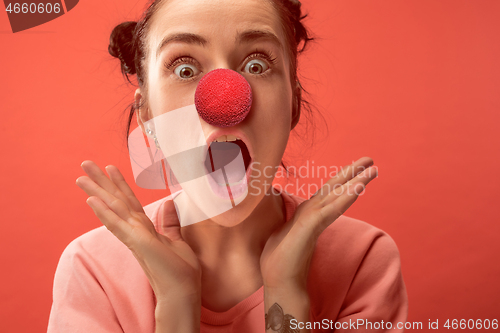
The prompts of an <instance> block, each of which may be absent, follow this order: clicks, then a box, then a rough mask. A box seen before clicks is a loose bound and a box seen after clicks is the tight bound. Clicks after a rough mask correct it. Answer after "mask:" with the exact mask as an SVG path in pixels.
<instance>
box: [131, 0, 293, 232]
mask: <svg viewBox="0 0 500 333" xmlns="http://www.w3.org/2000/svg"><path fill="white" fill-rule="evenodd" d="M150 22H151V26H150V30H149V35H148V40H147V45H148V56H147V60H146V65H147V87H148V95H147V96H142V98H147V106H148V110H147V113H143V110H141V120H140V121H139V122H140V123H141V122H145V121H147V120H149V119H151V118H152V117H156V116H159V115H161V114H164V113H166V112H169V111H172V110H175V109H178V108H181V107H184V106H188V105H192V104H194V95H195V90H196V87H197V85H198V82H199V81H200V79H201V78H202V77H203V75H205V74H207V73H208V72H210V71H212V70H214V69H217V68H227V69H232V70H234V71H236V72H238V73H240V74H241V75H243V77H244V78H245V79H246V80H247V81H248V83H249V84H250V86H251V88H252V97H253V103H252V107H251V109H250V112H249V114H248V116H247V117H246V118H245V119H244V120H243V121H242V122H241V123H239V124H237V125H235V126H232V127H228V128H218V127H216V126H213V125H211V124H208V123H206V122H205V121H203V119H201V118H200V122H201V128H202V130H203V134H204V136H205V138H206V139H207V144H210V143H211V142H212V141H213V140H215V139H216V138H219V137H220V136H221V135H234V136H236V137H239V138H242V139H243V140H244V141H245V144H246V145H247V147H248V150H249V151H250V155H251V159H252V164H251V165H250V166H248V168H251V169H252V170H251V173H250V179H249V181H250V183H249V184H248V195H247V196H246V198H245V200H244V201H243V202H242V203H241V204H239V205H237V206H236V207H235V208H233V209H231V210H229V211H228V212H226V213H224V214H222V215H220V216H217V217H216V218H214V219H213V220H214V221H215V222H217V223H219V224H221V225H225V226H232V225H236V224H238V223H239V222H241V221H242V220H243V219H245V218H246V217H248V216H249V215H250V213H251V212H252V211H253V210H254V208H255V207H256V206H257V204H258V203H259V202H260V201H261V200H262V198H263V197H264V195H265V193H266V192H268V191H269V186H270V183H271V182H272V179H273V178H272V176H273V175H274V172H275V171H276V167H277V166H279V164H280V162H281V158H282V156H283V153H284V150H285V147H286V143H287V141H288V136H289V133H290V130H291V123H292V114H291V113H292V87H291V84H290V73H289V64H290V62H289V59H288V56H287V52H286V47H287V46H286V44H285V38H284V35H283V32H282V31H281V28H280V20H279V17H278V14H277V13H276V12H275V10H274V8H273V7H272V5H271V4H270V3H269V2H268V1H266V0H246V1H241V0H169V1H166V2H164V4H163V5H162V6H161V7H160V8H159V10H158V11H157V12H156V13H155V15H154V16H153V18H152V20H151V21H150ZM181 34H192V36H191V37H190V38H186V35H181ZM174 35H179V36H181V37H182V36H184V38H176V39H173V40H170V42H168V43H163V41H165V40H166V39H169V37H172V36H174ZM193 36H194V37H193ZM138 94H139V98H140V97H141V96H140V90H139V93H138ZM137 98H138V96H137V95H136V99H137ZM184 135H189V133H184ZM209 141H210V142H209ZM248 168H247V169H248ZM266 175H267V176H266ZM269 176H271V177H269Z"/></svg>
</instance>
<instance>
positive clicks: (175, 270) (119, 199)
mask: <svg viewBox="0 0 500 333" xmlns="http://www.w3.org/2000/svg"><path fill="white" fill-rule="evenodd" d="M81 166H82V168H83V170H84V171H85V172H86V174H87V176H82V177H79V178H78V179H77V180H76V184H77V185H78V186H79V187H80V188H81V189H83V190H84V191H85V193H87V194H88V195H89V198H88V199H87V203H88V204H89V205H90V207H91V208H92V209H93V211H94V213H95V214H96V216H97V217H98V218H99V220H101V222H102V223H103V224H104V225H105V226H106V228H107V229H108V230H109V231H111V232H112V233H113V235H115V236H116V237H117V238H118V239H119V240H120V241H121V242H122V243H123V244H125V245H126V246H127V247H128V248H129V249H130V251H131V252H132V253H133V255H134V256H135V258H136V259H137V261H138V262H139V264H140V265H141V267H142V269H143V270H144V273H145V274H146V276H147V278H148V279H149V282H150V284H151V287H152V288H153V291H154V293H155V296H156V299H157V302H158V303H161V302H175V301H180V300H183V299H189V300H190V301H192V300H196V299H197V298H199V295H200V294H201V268H200V265H199V262H198V259H197V257H196V255H195V253H194V252H193V250H192V249H191V248H190V247H189V245H188V244H187V243H186V242H184V240H183V239H182V236H181V233H180V225H179V221H178V218H177V214H176V211H175V207H174V205H173V203H172V201H167V202H165V204H164V205H163V206H162V207H163V210H162V211H160V212H159V217H160V219H161V220H160V221H159V223H160V225H161V233H158V232H157V231H156V230H155V228H154V225H153V223H152V221H151V220H150V219H149V218H148V217H147V216H146V214H145V213H144V210H143V208H142V205H141V204H140V202H139V200H137V198H136V196H135V195H134V193H133V192H132V190H131V189H130V187H129V186H128V184H127V183H126V181H125V179H124V178H123V176H122V174H121V173H120V171H119V170H118V168H117V167H115V166H112V165H108V166H107V167H106V171H107V173H108V175H109V177H110V178H108V177H107V176H106V175H105V174H104V172H103V171H102V170H101V169H100V168H99V167H98V166H97V165H96V164H95V163H94V162H92V161H84V162H83V163H82V165H81ZM195 303H196V302H195Z"/></svg>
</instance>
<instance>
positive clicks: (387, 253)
mask: <svg viewBox="0 0 500 333" xmlns="http://www.w3.org/2000/svg"><path fill="white" fill-rule="evenodd" d="M407 315H408V297H407V292H406V287H405V284H404V281H403V276H402V272H401V262H400V256H399V250H398V248H397V245H396V243H395V242H394V240H393V239H392V238H391V237H390V236H389V235H388V234H386V233H385V232H383V231H381V230H379V233H378V235H377V237H374V239H373V241H372V242H371V244H370V246H369V248H368V250H367V251H366V252H365V256H364V257H363V259H362V261H361V264H360V265H359V267H358V269H357V272H356V274H355V276H354V279H353V280H352V284H351V286H350V288H349V290H348V292H347V294H346V297H345V299H344V303H343V305H342V309H341V311H340V313H339V315H338V318H337V324H336V327H337V328H338V329H337V330H335V332H404V323H405V321H406V319H407ZM370 323H371V324H370ZM340 325H342V326H341V327H340Z"/></svg>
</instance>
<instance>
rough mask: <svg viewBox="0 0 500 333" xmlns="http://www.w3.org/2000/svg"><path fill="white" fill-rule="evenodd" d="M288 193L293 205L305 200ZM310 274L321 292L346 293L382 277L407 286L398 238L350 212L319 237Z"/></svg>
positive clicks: (402, 287) (401, 287)
mask: <svg viewBox="0 0 500 333" xmlns="http://www.w3.org/2000/svg"><path fill="white" fill-rule="evenodd" d="M288 196H289V198H287V199H285V201H287V202H288V204H289V205H296V206H298V205H299V204H301V203H302V202H304V201H305V199H303V198H299V197H296V196H293V195H288ZM310 275H311V280H313V281H314V285H315V288H314V289H317V290H316V291H317V292H318V293H321V292H324V291H325V290H335V291H336V292H338V295H342V294H345V293H347V290H349V289H351V291H352V289H353V288H354V287H355V286H359V287H360V288H363V286H364V287H367V286H368V285H375V284H377V283H379V282H377V281H380V280H385V281H386V283H391V282H390V281H392V283H394V284H395V285H397V286H398V288H400V289H404V284H403V283H402V274H401V262H400V254H399V249H398V246H397V245H396V242H395V241H394V239H393V238H392V237H391V236H390V235H389V234H388V233H387V232H385V231H384V230H382V229H380V228H378V227H376V226H373V225H371V224H369V223H367V222H365V221H361V220H359V219H355V218H352V217H349V216H346V215H341V216H340V217H339V218H338V219H337V220H335V221H334V222H333V223H332V224H331V225H330V226H328V227H327V228H326V229H325V230H324V231H323V233H322V234H321V235H320V237H319V238H318V241H317V243H316V248H315V252H314V255H313V258H312V260H311V267H310ZM394 287H395V286H394Z"/></svg>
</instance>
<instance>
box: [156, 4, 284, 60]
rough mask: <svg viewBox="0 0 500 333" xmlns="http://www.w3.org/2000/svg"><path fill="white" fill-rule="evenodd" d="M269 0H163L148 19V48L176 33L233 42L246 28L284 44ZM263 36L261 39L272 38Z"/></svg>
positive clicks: (220, 41) (211, 42)
mask: <svg viewBox="0 0 500 333" xmlns="http://www.w3.org/2000/svg"><path fill="white" fill-rule="evenodd" d="M270 1H271V0H236V1H235V0H165V1H164V3H163V4H162V6H161V7H159V9H158V11H157V12H156V13H155V15H154V16H153V18H152V20H151V25H150V30H149V36H148V40H149V41H148V42H149V43H148V44H149V50H150V51H151V53H152V55H153V56H154V55H155V54H156V53H157V51H159V50H158V48H159V47H160V46H161V45H162V43H164V42H165V40H166V38H168V36H173V35H175V34H179V33H190V34H194V35H199V36H202V37H203V39H205V40H206V41H208V43H209V44H216V43H218V42H219V43H228V42H236V41H237V40H238V37H241V36H239V35H240V34H241V33H243V32H248V31H260V32H265V33H270V34H268V35H275V36H276V37H278V38H277V41H275V42H277V43H276V44H278V43H279V44H281V45H280V47H284V45H283V43H284V42H283V41H284V36H283V33H282V31H281V29H280V27H281V25H280V21H279V17H278V14H277V12H276V10H275V9H274V7H273V6H272V4H271V2H270ZM253 37H254V39H255V34H254V36H253ZM261 37H262V36H261ZM267 37H268V38H266V37H265V36H264V39H267V40H269V41H272V38H269V36H267ZM251 39H252V38H251V37H250V38H247V40H251Z"/></svg>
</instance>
